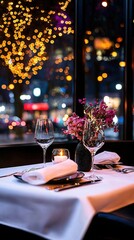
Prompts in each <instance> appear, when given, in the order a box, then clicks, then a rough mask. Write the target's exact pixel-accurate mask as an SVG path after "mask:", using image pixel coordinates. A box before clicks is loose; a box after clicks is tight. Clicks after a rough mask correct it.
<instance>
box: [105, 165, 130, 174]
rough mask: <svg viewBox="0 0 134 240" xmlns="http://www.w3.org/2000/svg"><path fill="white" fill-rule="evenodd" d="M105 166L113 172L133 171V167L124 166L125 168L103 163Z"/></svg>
mask: <svg viewBox="0 0 134 240" xmlns="http://www.w3.org/2000/svg"><path fill="white" fill-rule="evenodd" d="M105 166H106V167H107V168H109V169H112V170H113V171H115V172H120V173H130V172H134V167H125V168H122V169H120V168H114V167H112V166H111V165H107V164H106V165H105Z"/></svg>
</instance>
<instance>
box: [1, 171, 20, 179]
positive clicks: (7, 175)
mask: <svg viewBox="0 0 134 240" xmlns="http://www.w3.org/2000/svg"><path fill="white" fill-rule="evenodd" d="M19 173H20V174H21V173H22V172H12V173H7V174H4V175H1V176H0V178H4V177H10V176H12V175H14V174H19Z"/></svg>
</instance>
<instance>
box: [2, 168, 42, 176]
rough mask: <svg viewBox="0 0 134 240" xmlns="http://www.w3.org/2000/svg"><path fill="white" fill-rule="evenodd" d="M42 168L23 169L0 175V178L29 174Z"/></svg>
mask: <svg viewBox="0 0 134 240" xmlns="http://www.w3.org/2000/svg"><path fill="white" fill-rule="evenodd" d="M41 168H42V167H38V168H30V169H25V170H23V171H21V172H19V171H18V172H17V171H16V172H12V173H7V174H4V175H0V178H4V177H10V176H12V175H16V174H17V175H22V174H23V173H24V172H29V171H34V170H37V169H41Z"/></svg>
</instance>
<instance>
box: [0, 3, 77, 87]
mask: <svg viewBox="0 0 134 240" xmlns="http://www.w3.org/2000/svg"><path fill="white" fill-rule="evenodd" d="M70 2H71V0H66V1H59V3H58V5H57V7H56V10H55V11H54V10H45V9H44V8H45V7H44V5H43V4H42V5H40V4H38V1H37V5H36V3H35V1H33V0H20V1H13V0H12V1H11V0H9V1H8V2H7V0H5V1H4V0H3V1H1V2H0V7H2V9H3V14H2V17H1V19H0V34H1V39H0V57H1V59H2V60H3V61H4V63H5V65H6V66H8V68H9V69H10V71H11V72H12V74H13V76H14V80H13V84H16V83H20V84H21V83H23V82H24V81H25V83H26V84H29V83H30V79H31V78H32V76H33V75H37V74H38V72H39V71H40V70H41V69H42V67H43V64H44V62H45V61H47V60H48V59H49V55H48V49H49V46H50V45H53V44H54V43H55V40H56V38H57V37H62V36H63V35H65V34H73V33H74V31H73V29H72V27H71V24H72V22H71V21H70V19H69V18H68V16H67V14H66V9H67V7H68V5H69V3H70ZM33 3H34V4H33Z"/></svg>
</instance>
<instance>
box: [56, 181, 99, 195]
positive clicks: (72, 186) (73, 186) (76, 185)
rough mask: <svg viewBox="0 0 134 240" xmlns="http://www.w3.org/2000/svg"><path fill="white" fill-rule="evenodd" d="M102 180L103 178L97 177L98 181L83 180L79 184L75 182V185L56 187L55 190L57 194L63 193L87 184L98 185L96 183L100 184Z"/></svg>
mask: <svg viewBox="0 0 134 240" xmlns="http://www.w3.org/2000/svg"><path fill="white" fill-rule="evenodd" d="M101 180H102V178H99V177H97V178H96V179H89V178H83V179H82V180H81V181H79V182H73V183H70V184H63V185H61V186H59V187H56V188H55V189H53V190H54V191H55V192H59V191H63V190H66V189H70V188H75V187H80V186H82V185H86V184H92V183H96V182H99V181H101Z"/></svg>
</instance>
